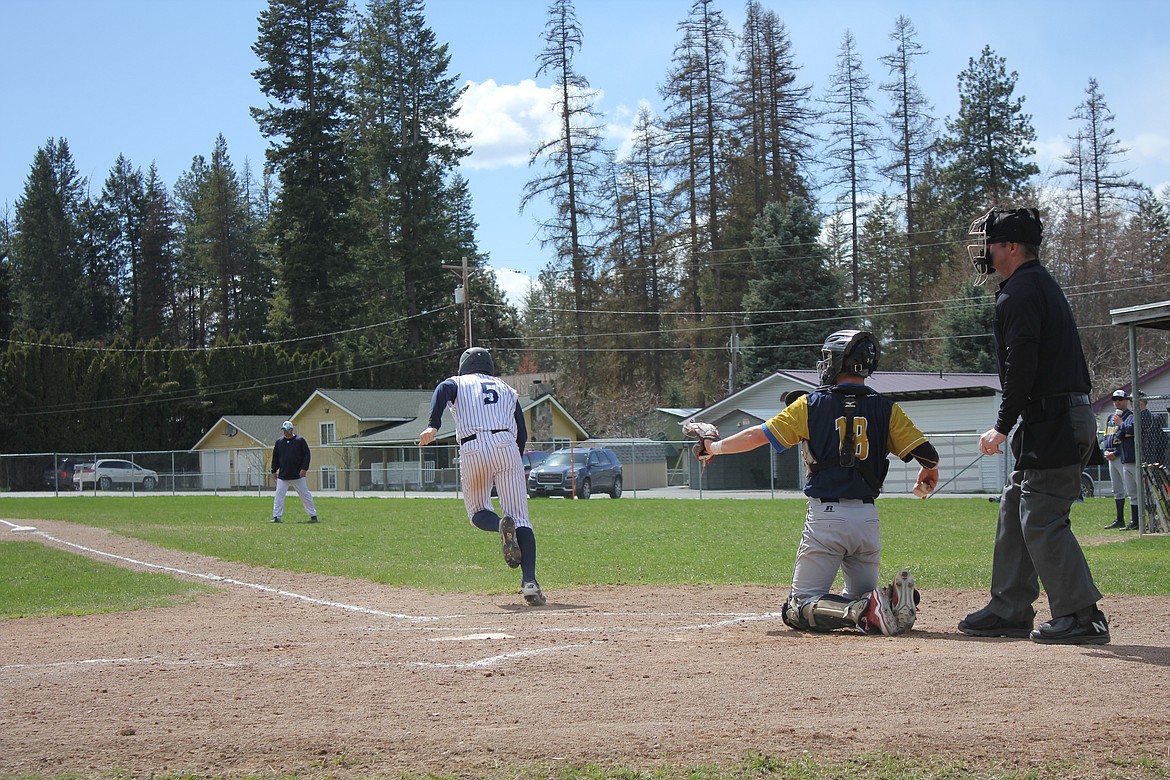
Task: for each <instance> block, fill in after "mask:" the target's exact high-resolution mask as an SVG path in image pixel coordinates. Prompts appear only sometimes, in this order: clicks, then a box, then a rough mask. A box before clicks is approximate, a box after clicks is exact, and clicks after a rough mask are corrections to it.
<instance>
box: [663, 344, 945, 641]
mask: <svg viewBox="0 0 1170 780" xmlns="http://www.w3.org/2000/svg"><path fill="white" fill-rule="evenodd" d="M880 354H881V349H880V347H879V345H878V341H877V339H876V338H875V337H874V336H873V334H871V333H869V332H867V331H863V330H840V331H837V332H835V333H832V334H830V335H829V337H828V338H827V339H825V343H824V345H823V346H822V347H821V357H822V359H821V360H820V361H818V362H817V371H818V373H819V378H820V382H821V384H820V386H819V387H817V388H816V389H814V390H812V391H811V392H808V393H800V392H794V393H789V394H788V395H787V396H786V397H785V399H784V401H785V404H786V405H785V408H784V409H783V410H782V411H781V412H780V413H779V414H777V415H776V416H775V417H773V418H771V419H770V420H768V421H767V422H765V423H763V424H762V425H756V426H753V427H751V428H746V429H744V430H742V431H740V432H739V433H736V434H735V435H733V436H729V437H727V438H726V439H723V438H721V437H720V435H719V431H718V429H717V428H716V427H715V426H714V425H712V424H710V423H704V422H698V421H694V420H691V421H688V422H687V423H685V424H684V425H683V433H684V434H685V435H686V436H688V437H690V438H692V439H697V440H698V443H697V444H695V445H694V448H693V451H694V455H695V457H696V458H697V459H698V460H699V461H700V462H701V463H702V464H703V466H704V468H711V467H712V466H711V464H712V463H713V462H714V461H715V459H716V457H718V456H720V455H729V454H731V453H737V452H747V451H749V450H753V449H755V448H757V447H762V446H764V445H765V444H770V445H772V447H773V448H774V449H776V450H778V451H783V450H786V449H788V448H789V447H796V446H800V445H801V444H803V446H804V453H803V454H804V461H805V464H806V465H807V474H806V480H805V484H804V493H805V495H807V496H808V512H807V514H806V515H805V523H804V531H803V533H802V535H801V539H800V547H799V548H798V550H797V552H796V567H795V569H794V571H793V574H792V592H791V594H790V595H789V597H788V600H787V601H786V602H785V604H784V607H783V610H782V615H783V618H784V622H785V623H786V624H787V625H789V626H790V627H792V628H794V629H797V630H799V631H832V630H833V629H838V628H846V629H857V630H860V631H862V632H864V633H867V634H882V635H885V636H893V635H895V634H901V633H904V632H906V631H909V630H910V629H911V628H912V627H913V625H914V619H915V617H916V615H917V605H918V601H919V595H918V592H917V591H916V590H915V589H914V577H913V576H912V575H911V574H910V572H908V571H906V570H902V571H901V572H899V573H898V575H897V576H896V577H894V581H893V582H892V583H890V584H889V585H885V586H879V585H878V577H879V569H880V565H881V557H880V556H881V539H880V533H879V530H880V522H879V519H878V511H877V506H876V504H875V500H876V499H877V497H878V496H879V495H880V494H881V490H882V483H883V482H884V481H885V478H886V473H887V472H888V471H889V468H890V464H889V460H888V457H889V456H890V455H895V456H896V457H899V458H901V459H902V460H903V461H904V462H906V463H909V462H910V461H911V460H912V459H913V460H917V461H918V464H919V467H920V468H919V470H918V479H917V481H916V483H915V485H914V491H915V493H916V494H918V495H922V496H925V495H926V494H928V493H929V492H930V491H932V490H934V488H935V487H936V486H937V485H938V452H937V451H936V450H935V448H934V445H932V444H931V443H930V442H929V441H928V440H927V438H926V436H924V435H923V434H922V432H921V431H920V430H918V428H917V426H915V425H914V423H913V422H911V421H910V418H909V417H908V416H907V415H906V413H905V412H904V411H903V410H902V408H901V407H900V406H899V405H898V404H896V403H894V402H893V401H890V400H889V399H887V398H885V397H883V396H882V395H880V394H879V393H878V392H877V391H875V390H873V389H872V388H869V387H867V386H866V384H865V380H866V378H867V377H869V376H871V375H872V374H873V372H875V371H876V370H877V366H878V358H879V356H880ZM716 468H717V467H716ZM838 573H840V575H841V577H842V579H843V580H844V583H845V587H844V590H843V592H842V593H841V594H840V595H837V594H833V593H830V592H829V591H830V589H831V588H832V586H833V581H834V580H835V579H836V577H837V575H838Z"/></svg>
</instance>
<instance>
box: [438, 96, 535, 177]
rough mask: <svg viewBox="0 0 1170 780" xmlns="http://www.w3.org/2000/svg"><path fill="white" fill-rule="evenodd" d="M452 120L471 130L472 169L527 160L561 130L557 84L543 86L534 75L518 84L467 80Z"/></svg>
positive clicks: (521, 163)
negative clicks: (557, 113)
mask: <svg viewBox="0 0 1170 780" xmlns="http://www.w3.org/2000/svg"><path fill="white" fill-rule="evenodd" d="M466 87H467V88H466V90H465V91H464V93H463V96H462V98H461V99H460V101H459V115H458V116H457V117H455V119H454V121H453V122H452V124H453V125H454V126H455V127H457V128H458V129H460V130H463V131H465V132H468V133H471V149H472V153H471V156H470V157H468V158H467V159H466V160H464V161H463V165H465V166H466V167H468V168H471V169H481V170H490V169H493V168H504V167H515V166H521V165H527V164H528V158H529V156H530V155H531V153H532V149H533V148H534V147H535V146H536V145H537V144H538V143H540V141H541V140H543V139H545V138H552V137H553V136H555V135H556V132H557V116H556V113H555V112H554V111H553V104H554V101H555V100H556V95H557V93H556V89H555V88H554V87H539V86H537V84H536V82H535V81H533V80H532V79H525V80H523V81H521V82H520V83H519V84H496V82H495V81H494V80H492V79H488V80H487V81H485V82H483V83H482V84H481V83H477V82H474V81H468V82H467V84H466Z"/></svg>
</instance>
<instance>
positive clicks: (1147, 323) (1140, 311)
mask: <svg viewBox="0 0 1170 780" xmlns="http://www.w3.org/2000/svg"><path fill="white" fill-rule="evenodd" d="M1109 317H1110V319H1111V320H1112V323H1113V324H1114V325H1124V326H1126V328H1127V329H1128V331H1129V373H1130V387H1131V388H1133V389H1132V392H1131V393H1130V396H1137V394H1138V392H1139V388H1138V359H1137V329H1138V328H1154V329H1155V330H1170V301H1160V302H1158V303H1143V304H1142V305H1140V306H1126V307H1124V308H1121V309H1110V310H1109ZM1134 406H1135V407H1136V408H1135V410H1134V411H1135V414H1134V416H1133V436H1134V447H1135V448H1136V452H1135V457H1134V460H1135V461H1137V463H1139V464H1140V463H1142V462H1143V461H1142V416H1141V415H1140V414H1137V413H1136V412H1137V411H1138V410H1139V409H1140V405H1139V404H1138V403H1137V402H1135V403H1134ZM1138 484H1139V485H1140V484H1143V483H1142V481H1141V476H1140V475H1139V477H1138ZM1145 528H1146V502H1145V501H1139V502H1138V534H1139V535H1140V534H1142V533H1144V532H1145Z"/></svg>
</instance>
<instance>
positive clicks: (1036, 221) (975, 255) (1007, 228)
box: [967, 208, 1044, 287]
mask: <svg viewBox="0 0 1170 780" xmlns="http://www.w3.org/2000/svg"><path fill="white" fill-rule="evenodd" d="M1043 232H1044V227H1043V225H1042V224H1041V223H1040V212H1039V211H1038V210H1036V209H999V208H995V209H991V210H990V211H988V212H987V213H986V214H984V215H983V216H981V217H979V218H978V219H977V220H975V221H974V222H972V223H971V228H970V230H968V231H967V233H968V234H969V235H970V236H971V237H972V238H974V239H976V241H977V243H974V244H968V245H967V254H968V256H970V258H971V265H973V266H974V267H975V286H976V287H978V286H979V285H981V284H983V283H984V282H985V281H987V277H988V276H989V275H990V274H991V272H992V271H994V270H995V267H994V266H993V265H992V263H991V256H990V254H989V253H988V251H987V246H988V244H995V243H1005V242H1011V243H1015V244H1027V245H1029V246H1034V247H1038V246H1040V241H1041V240H1042V237H1043Z"/></svg>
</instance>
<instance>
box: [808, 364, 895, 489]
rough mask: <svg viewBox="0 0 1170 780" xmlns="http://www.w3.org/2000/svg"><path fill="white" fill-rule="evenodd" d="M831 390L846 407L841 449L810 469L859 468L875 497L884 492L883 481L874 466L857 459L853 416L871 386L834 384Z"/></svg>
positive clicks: (813, 470) (817, 470) (810, 466)
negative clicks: (879, 478) (874, 470)
mask: <svg viewBox="0 0 1170 780" xmlns="http://www.w3.org/2000/svg"><path fill="white" fill-rule="evenodd" d="M829 392H830V393H832V394H833V395H834V396H836V397H837V398H840V399H841V403H842V405H844V407H845V435H844V437H843V439H842V441H841V450H840V451H839V452H838V453H837V455H836V457H833V456H829V457H826V458H822V459H820V460H818V461H817V462H816V463H812V464H809V469H810V470H811V471H812V473H814V474H815V473H817V472H819V471H824V470H825V469H828V468H833V467H835V466H837V467H840V468H845V469H854V468H855V469H857V473H858V474H860V475H861V478H862V479H864V480H865V484H867V485H869V487H870V489H871V490H873V492H874V495H875V497H876V496H877V495H878V494H879V493H881V492H882V483H881V482H879V481H878V478H877V475H876V474H874V473H873V468H871V467H870V465H869V463H868V462H866V461H864V460H862V461H859V460H857V455H856V452H855V450H856V449H857V447H856V446H855V440H854V435H855V434H854V425H853V418H854V416H855V415H856V413H857V399H858V398H860V397H861V396H863V395H868V394H869V388H866V387H841V386H840V385H833V386H832V387H830V388H829Z"/></svg>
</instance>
